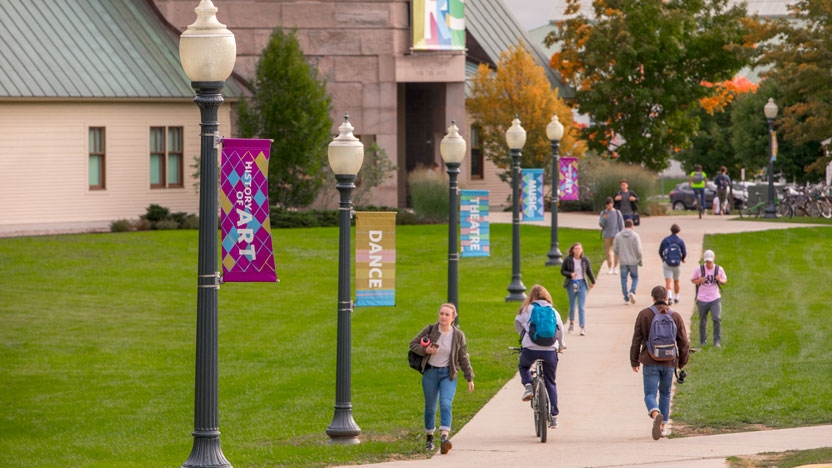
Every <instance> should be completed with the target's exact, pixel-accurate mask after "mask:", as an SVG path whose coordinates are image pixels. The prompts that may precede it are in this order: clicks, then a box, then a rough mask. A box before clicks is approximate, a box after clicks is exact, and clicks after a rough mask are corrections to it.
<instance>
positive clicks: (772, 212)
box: [763, 98, 777, 218]
mask: <svg viewBox="0 0 832 468" xmlns="http://www.w3.org/2000/svg"><path fill="white" fill-rule="evenodd" d="M763 112H764V113H765V114H766V120H767V121H768V150H769V154H768V201H767V202H766V207H765V211H764V214H763V217H764V218H776V217H777V208H776V207H775V206H774V119H775V118H776V117H777V104H775V103H774V99H772V98H768V102H767V103H766V105H765V106H763Z"/></svg>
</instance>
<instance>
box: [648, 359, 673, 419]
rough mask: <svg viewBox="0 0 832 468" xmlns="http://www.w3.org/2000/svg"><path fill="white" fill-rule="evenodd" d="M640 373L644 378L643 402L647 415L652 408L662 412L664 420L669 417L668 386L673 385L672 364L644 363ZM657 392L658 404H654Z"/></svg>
mask: <svg viewBox="0 0 832 468" xmlns="http://www.w3.org/2000/svg"><path fill="white" fill-rule="evenodd" d="M642 367H643V370H642V375H643V379H644V404H645V405H646V406H647V415H648V416H649V415H650V413H652V412H653V411H654V410H659V412H661V413H662V419H663V420H664V422H667V420H668V419H669V418H670V387H671V386H672V385H673V371H674V370H675V368H674V367H672V366H651V365H647V364H644V365H643V366H642ZM657 391H658V392H659V404H658V406H656V392H657Z"/></svg>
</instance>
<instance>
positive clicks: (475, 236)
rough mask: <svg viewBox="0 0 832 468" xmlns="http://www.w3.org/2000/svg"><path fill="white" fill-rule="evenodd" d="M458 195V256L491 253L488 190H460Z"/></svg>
mask: <svg viewBox="0 0 832 468" xmlns="http://www.w3.org/2000/svg"><path fill="white" fill-rule="evenodd" d="M459 195H460V196H459V206H460V208H459V209H460V229H459V231H460V244H461V246H462V251H461V252H460V256H462V257H488V256H489V255H490V254H491V227H490V226H489V219H488V213H489V211H488V210H489V208H488V190H460V191H459Z"/></svg>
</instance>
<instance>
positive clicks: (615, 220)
mask: <svg viewBox="0 0 832 468" xmlns="http://www.w3.org/2000/svg"><path fill="white" fill-rule="evenodd" d="M604 213H607V214H608V216H607V217H606V218H604ZM598 225H599V226H601V235H602V236H603V237H604V238H605V239H612V238H613V237H615V235H616V234H618V233H619V232H621V231H623V230H624V217H623V216H621V212H620V211H618V210H616V209H615V208H613V209H612V210H611V211H607V210H604V211H602V212H601V217H600V218H599V219H598Z"/></svg>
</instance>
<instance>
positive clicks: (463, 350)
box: [410, 323, 474, 382]
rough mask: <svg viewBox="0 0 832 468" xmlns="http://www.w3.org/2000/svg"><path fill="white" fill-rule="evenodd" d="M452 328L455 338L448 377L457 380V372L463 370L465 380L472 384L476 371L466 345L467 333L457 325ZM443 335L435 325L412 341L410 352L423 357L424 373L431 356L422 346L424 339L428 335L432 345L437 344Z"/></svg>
mask: <svg viewBox="0 0 832 468" xmlns="http://www.w3.org/2000/svg"><path fill="white" fill-rule="evenodd" d="M431 327H432V329H431ZM451 328H453V331H454V336H453V339H452V344H451V363H450V366H449V367H450V369H448V371H449V375H448V377H449V378H450V379H451V380H456V375H457V372H458V371H459V370H460V369H462V374H463V375H464V376H465V380H467V381H468V382H470V381H472V380H474V369H472V368H471V360H470V357H469V356H468V345H467V344H466V343H465V333H462V330H460V329H459V328H458V327H456V326H455V325H452V326H451ZM441 333H442V332H440V331H439V323H434V324H433V325H428V326H426V327H425V328H423V329H422V331H420V332H419V334H418V335H416V337H415V338H413V339H412V340H410V350H411V351H413V352H414V353H416V354H418V355H419V356H422V371H424V370H425V365H426V364H427V363H428V358H429V356H430V355H429V354H428V353H426V352H425V348H424V347H423V346H422V344H421V341H422V337H423V336H425V335H428V336H429V337H430V341H431V343H435V342H436V341H438V340H439V335H440V334H441Z"/></svg>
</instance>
